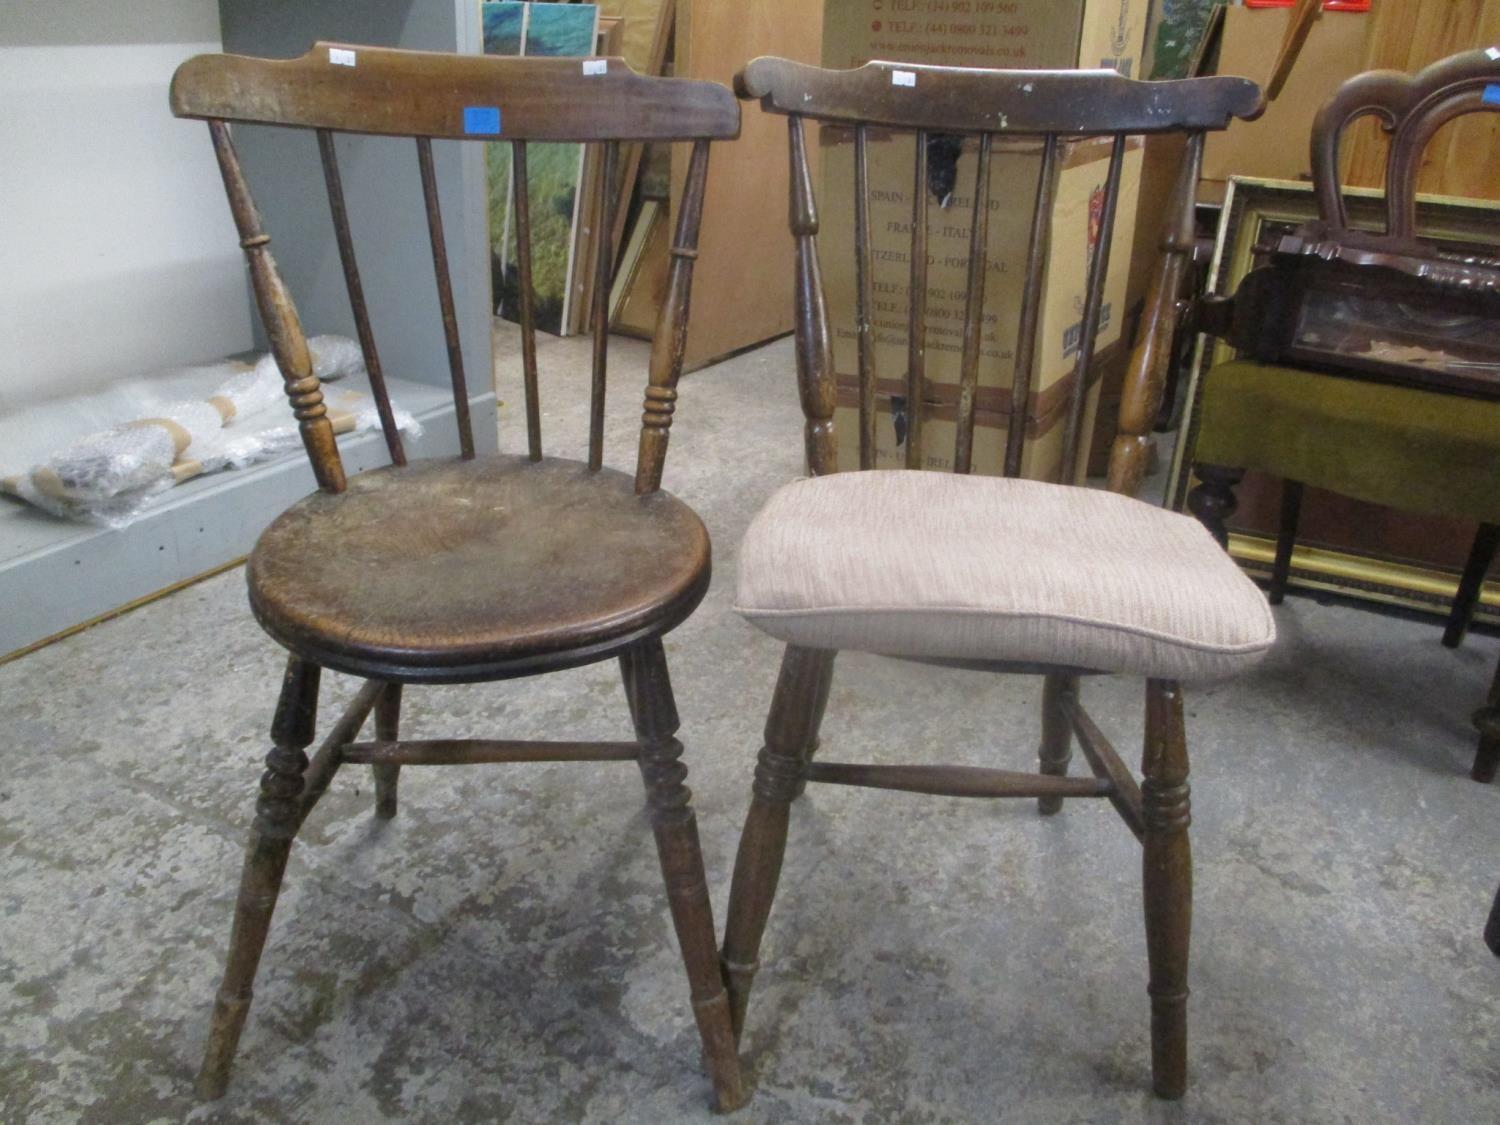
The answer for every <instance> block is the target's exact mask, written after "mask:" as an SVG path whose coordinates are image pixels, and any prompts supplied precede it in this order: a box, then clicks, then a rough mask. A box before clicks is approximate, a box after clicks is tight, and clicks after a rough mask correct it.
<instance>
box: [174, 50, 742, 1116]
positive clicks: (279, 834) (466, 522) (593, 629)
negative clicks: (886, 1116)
mask: <svg viewBox="0 0 1500 1125" xmlns="http://www.w3.org/2000/svg"><path fill="white" fill-rule="evenodd" d="M341 58H342V59H357V65H355V66H348V65H335V64H336V63H338V61H339V60H340V59H341ZM603 66H604V72H603V73H588V72H587V71H585V70H584V69H583V68H581V67H580V63H579V60H577V59H500V58H491V57H483V56H459V55H445V54H435V53H427V52H416V51H398V50H387V49H380V48H372V47H363V46H351V47H344V46H339V45H331V44H327V43H319V44H316V45H315V46H314V47H313V48H312V49H311V50H310V51H309V52H308V53H307V54H305V55H303V56H302V57H300V58H296V59H289V60H283V61H272V60H266V59H256V58H245V57H237V56H232V55H206V56H200V57H198V58H194V59H190V60H189V61H187V62H185V63H183V64H182V66H181V67H180V68H179V69H178V71H177V74H176V76H175V78H174V79H173V83H172V93H171V104H172V110H173V112H174V113H175V114H177V115H178V116H179V117H191V118H201V119H205V120H206V121H207V122H208V125H209V130H210V133H211V135H212V138H213V145H214V151H215V153H216V154H217V157H218V161H219V167H220V169H221V171H222V173H223V177H224V185H225V188H226V190H227V192H228V195H229V203H230V208H231V211H232V212H233V215H234V220H235V224H236V226H237V227H238V230H239V236H240V243H241V246H243V248H244V250H245V254H246V258H247V260H248V263H249V268H250V274H251V280H252V283H253V288H254V292H255V298H256V302H257V304H258V307H259V311H260V316H261V319H262V322H263V323H264V325H265V329H266V333H267V335H268V336H269V338H270V342H271V348H272V351H273V352H274V354H275V356H276V360H277V362H278V363H279V364H280V367H281V370H282V371H283V373H284V375H285V379H286V393H287V396H288V398H289V400H290V401H291V404H292V406H293V408H294V410H295V412H296V416H297V419H298V421H299V424H300V428H301V434H302V439H303V443H304V445H305V446H306V450H307V453H308V456H309V457H310V459H311V461H312V464H313V468H314V471H315V474H316V478H317V481H318V484H319V486H320V487H319V491H318V492H316V493H314V494H313V495H312V496H309V497H308V498H306V499H305V500H303V501H301V502H300V503H298V504H296V505H295V506H293V507H292V508H291V509H289V510H288V511H287V512H285V513H284V514H283V515H281V516H280V517H279V518H278V519H277V520H276V521H275V522H273V523H272V524H271V526H270V527H269V528H268V529H267V530H266V532H265V533H264V535H263V536H262V537H261V539H260V541H259V542H258V543H257V545H256V547H255V550H254V552H253V553H252V555H251V557H250V561H249V564H248V567H247V578H248V582H249V587H250V603H251V607H252V609H253V610H254V613H255V616H256V618H257V619H258V620H259V621H260V623H261V625H262V626H263V627H264V628H265V630H266V631H267V632H268V633H269V634H270V635H271V636H272V637H273V638H274V639H275V640H277V641H278V642H280V643H281V644H282V645H283V646H284V647H285V648H286V649H287V650H288V651H289V653H290V658H289V660H288V664H287V671H286V677H285V681H284V683H283V685H282V689H281V697H280V702H279V704H278V706H277V708H276V716H275V720H274V722H273V724H272V731H271V735H272V743H273V748H272V750H271V752H270V753H269V755H268V756H267V759H266V772H265V774H264V776H263V777H262V779H261V785H260V797H259V800H258V802H257V805H256V809H257V815H256V818H255V823H254V827H253V830H252V832H251V839H250V844H249V848H248V850H247V853H246V860H245V866H244V871H243V875H242V877H241V885H240V893H239V899H238V902H237V905H236V908H235V916H234V927H233V932H232V934H231V937H230V950H229V957H228V963H227V966H226V969H225V974H224V981H223V985H222V987H221V988H220V991H219V993H218V997H217V999H216V1001H215V1005H214V1012H213V1020H212V1024H211V1027H210V1032H209V1038H208V1044H207V1048H206V1051H205V1056H204V1061H203V1067H202V1070H201V1072H200V1075H199V1091H200V1093H201V1094H202V1096H204V1097H206V1098H215V1097H218V1096H220V1095H222V1094H223V1093H224V1091H225V1088H226V1086H227V1083H228V1079H229V1070H230V1066H231V1063H232V1060H233V1057H234V1053H235V1049H236V1046H237V1044H238V1040H239V1037H240V1031H241V1028H242V1027H243V1025H244V1022H245V1017H246V1014H247V1012H248V1009H249V1006H250V998H251V986H252V984H253V981H254V977H255V971H256V966H257V964H258V962H259V960H260V956H261V951H262V949H263V947H264V945H265V941H266V934H267V930H268V928H269V925H270V921H271V913H272V910H273V909H274V906H275V902H276V897H277V894H278V892H279V890H280V886H281V881H282V877H283V874H284V872H285V868H286V863H287V856H288V853H289V851H290V848H291V843H292V838H293V837H294V836H295V835H296V833H297V830H298V828H299V827H300V825H301V823H302V821H303V819H304V818H305V817H306V816H307V815H308V813H309V812H310V811H311V810H312V808H313V806H314V805H316V804H317V802H318V799H319V798H320V797H321V796H322V795H323V793H324V792H325V791H326V790H327V788H328V786H329V783H330V782H331V781H332V779H333V776H334V774H335V772H336V771H337V770H338V768H339V767H340V766H341V765H343V764H346V763H368V764H369V765H370V766H371V768H372V771H373V774H374V780H375V794H376V796H375V804H376V810H375V811H376V815H377V816H380V817H391V816H394V815H395V812H396V802H397V783H398V778H399V771H400V770H401V768H402V767H403V766H408V765H445V764H469V763H481V762H539V761H570V762H613V761H621V762H624V761H634V762H636V763H637V764H638V765H639V767H640V770H641V773H642V775H643V778H644V781H645V786H646V792H647V799H648V807H649V810H650V816H651V823H652V828H653V832H654V834H655V838H656V844H657V848H658V851H659V854H660V859H661V866H662V872H663V875H664V878H665V882H666V889H667V897H668V901H669V904H670V908H671V912H672V917H673V921H674V923H675V927H676V932H677V937H678V940H679V943H680V945H681V949H682V954H683V959H684V962H685V964H686V968H687V975H688V981H689V986H690V992H691V998H692V1004H693V1011H694V1015H695V1017H696V1020H697V1024H698V1029H699V1032H700V1034H701V1037H702V1041H703V1049H704V1056H705V1059H706V1065H707V1068H708V1071H709V1075H710V1077H711V1079H712V1081H713V1085H714V1090H715V1096H716V1101H717V1104H718V1105H719V1106H720V1107H721V1108H723V1109H732V1108H734V1107H735V1106H737V1105H738V1104H739V1103H740V1102H741V1100H742V1091H741V1085H740V1078H739V1068H738V1063H737V1060H736V1056H735V1047H734V1041H733V1034H732V1031H731V1027H730V1020H729V1005H728V999H727V995H726V992H725V989H724V985H723V982H722V979H721V977H720V972H719V966H718V956H717V950H716V948H715V932H714V923H713V915H712V910H711V907H710V903H709V897H708V889H707V885H706V882H705V879H704V874H703V859H702V855H701V853H700V850H699V845H698V835H697V828H696V824H695V820H694V814H693V810H692V808H691V805H690V804H689V793H688V790H687V787H686V786H685V785H684V784H683V782H684V779H685V777H686V774H687V770H686V767H685V766H684V765H683V763H682V761H681V755H682V752H683V747H682V744H681V743H680V742H679V741H678V740H677V738H676V731H677V728H678V718H677V712H676V708H675V705H674V703H673V697H672V687H671V681H670V679H669V676H668V672H667V665H666V658H665V653H664V650H663V647H662V640H661V638H662V636H663V634H665V633H666V632H667V631H669V630H670V629H672V628H673V627H675V626H676V625H678V624H679V623H680V622H681V621H682V620H683V619H685V618H686V617H687V616H688V614H690V613H691V612H692V611H693V609H694V608H695V607H696V606H697V604H698V602H699V600H700V599H701V598H702V596H703V594H704V592H705V590H706V589H707V586H708V580H709V563H710V550H709V539H708V533H707V531H706V530H705V528H704V526H703V523H702V521H701V520H699V518H698V517H697V515H696V514H695V513H694V512H693V511H692V510H691V509H689V508H688V507H687V506H686V505H685V504H683V503H682V502H681V501H679V500H677V499H676V498H675V497H673V496H672V495H670V494H669V493H667V492H664V491H663V490H662V488H661V480H662V468H663V464H664V462H665V458H666V453H667V441H668V437H669V434H670V427H671V424H672V415H673V410H674V406H675V403H676V398H677V390H676V388H677V381H678V377H679V375H680V374H681V371H682V357H683V349H684V344H685V340H686V335H685V334H686V325H687V317H688V302H689V293H690V289H691V285H692V276H693V265H694V260H695V258H696V257H697V250H696V246H697V239H698V228H699V223H700V219H701V215H702V207H703V193H704V183H705V178H706V175H707V168H708V156H709V146H710V144H711V142H713V141H715V140H726V139H731V138H733V137H736V136H738V134H739V121H740V110H739V105H738V103H737V102H736V101H735V99H734V97H733V95H732V94H731V93H730V91H729V90H727V89H725V88H724V87H722V86H718V85H715V84H713V83H708V82H692V81H686V80H676V79H662V78H646V77H642V76H639V75H636V74H634V73H633V72H631V71H630V70H629V68H628V67H627V66H626V65H625V63H624V62H623V61H622V60H621V59H617V58H611V59H607V60H603ZM591 69H596V68H591ZM236 122H248V123H254V124H262V125H280V126H292V127H298V128H302V129H311V130H314V131H315V132H316V135H317V147H318V151H319V153H320V155H321V159H322V165H323V171H324V176H325V181H326V185H327V190H328V198H329V204H330V209H331V212H332V218H333V226H334V231H335V235H336V241H337V245H338V249H339V256H340V260H341V262H342V265H343V270H344V277H345V281H346V284H347V288H348V292H349V298H350V302H351V305H352V309H353V315H354V320H355V325H356V330H357V334H358V337H359V342H360V345H361V347H362V349H363V351H364V357H365V363H366V366H367V368H368V370H369V374H370V381H371V385H372V389H373V392H374V395H375V398H376V400H377V402H378V404H379V409H380V417H381V422H382V425H383V428H384V432H385V438H386V442H387V444H388V447H389V451H390V455H391V460H392V462H393V464H392V465H391V466H390V467H387V468H383V469H377V470H373V471H370V472H366V473H363V474H360V475H358V476H354V477H348V476H346V475H345V472H344V468H343V465H342V463H341V461H340V457H339V451H338V448H337V446H336V445H335V443H334V437H333V432H332V430H331V428H330V426H329V423H328V419H327V417H326V410H325V407H324V405H323V396H322V392H321V390H320V388H319V381H318V379H317V378H316V377H315V375H314V374H313V369H312V366H311V363H310V361H309V356H308V350H307V345H306V341H305V339H304V336H303V332H302V328H301V325H300V323H299V321H298V318H297V312H296V309H295V306H294V305H293V302H292V298H291V296H290V295H289V294H288V292H287V289H286V287H285V286H284V284H283V282H282V280H281V277H280V275H279V273H278V271H277V267H276V264H275V262H274V261H273V259H272V257H271V253H270V250H269V245H268V244H269V242H270V238H269V236H268V235H267V234H266V232H265V231H264V230H263V229H262V225H261V220H260V217H259V215H258V213H257V211H256V208H255V204H254V203H253V202H252V199H251V195H250V189H249V187H248V185H247V182H246V178H245V176H244V173H243V171H242V169H241V165H240V161H239V159H238V157H237V155H236V152H235V148H234V143H233V139H232V137H231V134H230V126H231V123H236ZM339 132H350V133H368V134H379V135H386V136H395V137H409V138H412V139H413V140H414V143H415V148H416V156H417V161H418V166H419V170H420V173H421V184H422V197H423V203H424V205H425V209H426V217H427V226H428V231H429V234H430V237H431V245H432V257H433V266H434V271H435V277H436V284H437V288H438V296H439V308H440V311H441V315H442V321H443V333H444V340H445V343H446V350H447V359H448V364H449V370H450V373H451V377H452V383H453V394H454V406H455V409H456V415H457V423H458V428H459V437H460V448H461V450H462V453H461V455H460V456H459V457H457V458H444V459H432V460H422V461H416V462H413V463H411V464H407V458H406V454H405V450H404V449H403V447H402V443H401V436H400V434H399V433H398V431H397V429H396V426H395V420H394V416H393V412H392V410H391V406H390V401H389V395H388V394H387V391H386V386H385V381H384V372H383V369H382V367H381V363H380V356H379V353H378V351H377V349H376V333H375V330H374V328H373V326H372V324H371V322H370V316H369V312H368V309H367V307H366V303H365V300H364V295H363V290H362V287H361V284H360V269H359V264H358V261H357V260H356V256H355V250H354V240H353V237H352V233H351V228H352V222H351V216H350V215H349V213H348V211H347V209H346V207H345V203H344V195H343V190H342V184H341V181H340V175H339V167H338V161H337V155H336V151H335V147H334V134H336V133H339ZM474 140H479V141H494V140H504V141H509V142H511V143H512V150H513V154H514V159H513V162H512V168H513V175H514V200H515V202H514V214H515V217H516V231H517V246H518V258H519V262H518V265H519V271H520V276H521V279H522V287H521V332H522V342H523V347H522V363H523V376H524V387H525V407H526V438H527V452H526V453H525V454H523V455H519V456H493V457H482V458H476V457H475V443H474V440H473V429H472V426H473V421H472V420H471V419H470V417H469V412H468V391H467V386H466V373H465V371H464V367H463V355H462V351H461V349H460V347H459V334H458V319H457V312H456V309H455V305H454V299H453V290H452V286H451V283H450V281H449V276H448V262H447V251H446V242H445V235H444V230H443V218H442V214H441V210H440V208H439V201H438V191H437V177H436V174H435V169H434V163H433V144H434V141H438V142H447V141H474ZM533 141H569V142H582V143H589V144H597V145H600V146H602V148H603V151H604V160H605V166H606V167H609V166H610V163H611V162H612V161H613V160H614V159H616V155H615V154H616V153H617V152H618V147H619V145H620V144H621V143H622V142H637V141H662V142H666V141H671V142H688V143H691V145H692V150H691V160H690V163H689V167H688V173H687V179H686V184H685V186H684V189H683V195H682V203H681V206H680V208H679V211H678V216H677V226H676V234H675V239H674V242H673V245H672V250H671V254H672V259H671V270H670V276H669V282H668V289H667V296H666V299H665V301H664V303H663V307H662V311H661V317H660V321H659V325H658V332H657V335H656V340H655V345H654V347H653V350H652V353H651V361H650V376H649V385H648V386H647V388H646V390H645V397H644V404H645V405H644V414H643V419H642V426H641V433H640V440H639V443H638V447H637V452H636V463H635V471H634V473H633V474H628V473H624V472H620V471H617V470H615V469H611V468H607V467H605V466H604V391H605V364H606V343H607V336H606V322H605V297H606V295H607V293H608V291H609V285H608V284H607V280H608V276H609V272H610V267H611V263H612V248H611V247H610V245H609V240H608V239H601V240H599V248H598V250H597V257H596V260H595V261H594V263H593V268H594V269H596V270H597V272H598V275H599V277H600V279H601V280H600V284H598V285H596V287H595V302H594V305H593V308H592V325H593V330H594V351H593V380H592V397H591V410H590V432H589V452H588V459H587V461H586V462H575V461H569V460H561V459H558V458H553V457H546V456H544V455H543V449H542V431H541V411H540V406H539V403H538V387H537V365H536V349H535V338H534V322H535V317H534V314H533V300H534V298H533V294H532V292H531V287H530V273H531V224H530V216H529V211H528V197H527V190H526V188H527V175H526V173H527V169H526V149H527V144H528V143H529V142H533ZM603 194H604V195H606V196H607V195H608V193H603ZM614 206H615V201H613V200H612V199H609V198H604V199H603V200H602V201H601V204H600V207H601V214H600V215H599V219H600V223H599V227H598V229H600V230H609V229H611V227H612V225H613V224H612V222H611V221H610V217H611V214H612V210H611V209H612V208H613V207H614ZM335 561H336V562H337V564H338V565H337V567H334V566H331V565H329V564H331V563H333V562H335ZM330 571H337V572H338V576H337V577H336V578H333V577H328V575H329V572H330ZM609 658H617V659H618V660H619V663H620V668H621V672H622V675H623V679H624V686H625V692H626V697H627V701H628V704H629V711H630V715H631V719H632V722H633V726H634V732H635V735H634V737H633V738H630V739H622V740H620V741H614V742H578V741H571V742H570V741H540V742H527V741H515V740H509V741H506V740H495V739H441V740H420V739H412V738H404V739H403V738H402V737H400V731H399V725H400V713H401V700H402V689H403V686H404V685H405V684H424V683H472V682H482V681H489V680H500V679H508V678H513V677H520V676H529V675H533V674H537V673H542V672H548V671H553V670H556V669H561V668H568V667H573V666H577V665H580V664H587V663H592V662H595V661H600V660H605V659H609ZM325 668H329V669H333V670H335V671H340V672H345V673H349V674H352V675H356V676H361V677H365V678H366V679H367V681H368V682H367V683H366V684H365V686H364V687H363V688H362V689H361V690H360V691H359V693H358V695H357V696H356V697H355V699H354V701H353V703H352V704H350V705H349V707H348V708H347V709H346V710H345V711H344V713H343V714H342V715H341V716H340V717H339V718H338V719H337V721H335V723H334V724H333V727H332V729H331V730H330V731H329V733H328V734H327V736H326V737H325V738H324V740H323V742H322V744H321V746H320V747H319V749H318V750H317V751H316V753H315V754H314V755H313V756H312V758H311V759H309V758H308V756H307V753H306V750H307V748H308V747H309V746H311V745H312V743H313V741H314V726H315V716H316V712H317V704H318V685H319V678H320V674H321V672H322V670H323V669H325ZM372 713H373V714H374V717H375V724H374V725H375V734H374V739H373V740H371V741H360V730H361V728H362V727H363V725H364V723H365V721H366V719H367V718H368V717H369V716H370V715H371V714H372Z"/></svg>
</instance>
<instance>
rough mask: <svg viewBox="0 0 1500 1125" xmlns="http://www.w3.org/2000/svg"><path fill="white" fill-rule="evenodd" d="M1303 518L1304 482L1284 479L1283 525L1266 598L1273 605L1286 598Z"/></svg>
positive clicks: (1277, 541)
mask: <svg viewBox="0 0 1500 1125" xmlns="http://www.w3.org/2000/svg"><path fill="white" fill-rule="evenodd" d="M1231 495H1232V494H1231ZM1225 514H1226V515H1227V514H1228V513H1227V512H1226V513H1225ZM1301 518H1302V482H1301V481H1297V480H1285V481H1282V482H1281V526H1280V527H1279V528H1278V529H1277V531H1276V561H1275V562H1274V563H1272V564H1271V584H1270V586H1269V587H1268V588H1267V590H1266V600H1267V601H1269V602H1270V603H1271V604H1272V605H1280V604H1281V603H1282V601H1283V600H1284V599H1285V598H1286V583H1287V579H1288V578H1289V577H1290V576H1291V573H1292V551H1293V549H1294V548H1295V547H1296V546H1297V524H1298V523H1299V522H1300V521H1301Z"/></svg>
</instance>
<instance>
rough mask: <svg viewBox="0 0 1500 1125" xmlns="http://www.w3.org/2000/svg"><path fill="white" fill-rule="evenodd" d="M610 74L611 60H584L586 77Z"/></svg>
mask: <svg viewBox="0 0 1500 1125" xmlns="http://www.w3.org/2000/svg"><path fill="white" fill-rule="evenodd" d="M608 72H609V60H608V59H584V60H583V73H584V74H586V75H588V74H607V73H608Z"/></svg>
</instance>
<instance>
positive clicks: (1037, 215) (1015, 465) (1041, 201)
mask: <svg viewBox="0 0 1500 1125" xmlns="http://www.w3.org/2000/svg"><path fill="white" fill-rule="evenodd" d="M1058 147H1059V145H1058V140H1057V136H1056V134H1053V133H1048V134H1047V142H1046V144H1045V146H1044V147H1043V148H1042V166H1041V168H1040V169H1039V170H1038V172H1037V179H1036V205H1035V206H1034V207H1033V208H1032V212H1031V236H1030V239H1029V240H1028V242H1027V246H1026V285H1025V287H1024V288H1023V290H1022V292H1021V320H1020V325H1019V327H1018V328H1017V330H1016V364H1015V374H1014V376H1013V377H1012V379H1011V385H1010V428H1009V430H1008V432H1007V434H1006V438H1005V475H1006V476H1008V477H1018V476H1020V475H1021V457H1022V455H1023V454H1024V453H1025V451H1026V420H1027V417H1028V415H1029V414H1030V413H1031V380H1032V375H1033V373H1034V371H1035V369H1036V337H1037V329H1038V328H1039V327H1040V325H1041V322H1042V282H1043V280H1044V278H1045V274H1046V269H1047V254H1048V251H1049V248H1050V246H1051V243H1052V204H1053V200H1054V199H1055V198H1056V196H1057V160H1058Z"/></svg>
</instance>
